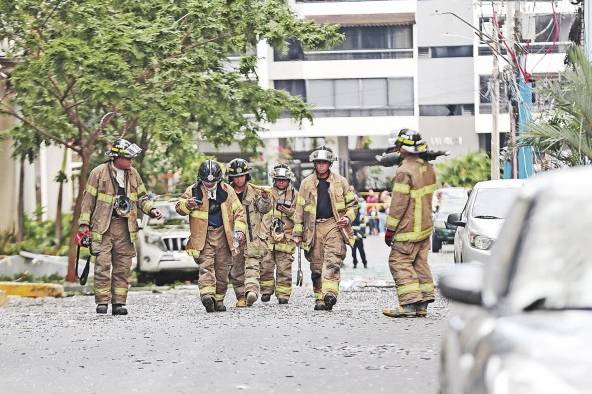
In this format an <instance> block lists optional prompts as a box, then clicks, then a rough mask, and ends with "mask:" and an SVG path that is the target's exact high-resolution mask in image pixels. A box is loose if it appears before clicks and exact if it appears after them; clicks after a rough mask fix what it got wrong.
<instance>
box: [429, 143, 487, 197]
mask: <svg viewBox="0 0 592 394" xmlns="http://www.w3.org/2000/svg"><path fill="white" fill-rule="evenodd" d="M490 165H491V160H490V159H489V156H487V154H485V153H482V152H473V153H468V154H466V155H464V156H462V157H459V158H457V159H453V160H450V161H448V162H446V163H439V164H436V168H437V170H438V180H439V181H440V182H441V183H442V184H444V185H448V186H451V187H464V188H468V189H470V188H472V187H473V186H474V185H475V183H477V182H481V181H486V180H488V179H489V178H490V173H491V170H490Z"/></svg>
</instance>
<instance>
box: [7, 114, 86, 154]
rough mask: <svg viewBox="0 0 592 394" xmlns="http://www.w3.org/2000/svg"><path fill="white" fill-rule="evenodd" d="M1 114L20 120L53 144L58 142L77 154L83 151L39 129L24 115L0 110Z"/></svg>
mask: <svg viewBox="0 0 592 394" xmlns="http://www.w3.org/2000/svg"><path fill="white" fill-rule="evenodd" d="M3 106H4V105H3ZM4 107H5V108H6V106H4ZM0 114H6V115H10V116H12V117H14V118H16V119H18V120H20V121H21V122H23V123H24V124H26V125H27V126H29V127H31V128H32V129H33V130H35V131H36V132H38V133H39V134H41V135H42V136H44V137H45V138H47V139H48V140H51V141H53V142H57V143H58V144H60V145H63V146H65V147H66V148H68V149H72V150H73V151H74V152H77V153H80V152H81V149H80V148H79V147H77V146H75V145H72V144H71V143H69V142H67V141H66V140H64V139H62V138H60V137H57V136H55V135H53V134H51V133H49V132H47V131H46V130H44V129H42V128H41V127H39V126H37V125H36V124H35V123H33V121H31V120H30V119H28V118H26V117H25V116H23V115H20V114H19V113H18V112H16V111H13V110H9V109H1V108H0Z"/></svg>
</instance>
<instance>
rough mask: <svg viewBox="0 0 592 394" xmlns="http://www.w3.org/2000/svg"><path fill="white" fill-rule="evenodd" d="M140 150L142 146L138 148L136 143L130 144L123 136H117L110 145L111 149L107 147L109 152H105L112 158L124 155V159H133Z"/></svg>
mask: <svg viewBox="0 0 592 394" xmlns="http://www.w3.org/2000/svg"><path fill="white" fill-rule="evenodd" d="M141 152H142V148H140V147H139V146H138V145H136V144H132V143H131V142H129V141H128V140H125V139H123V138H118V139H117V140H115V142H114V143H113V144H112V145H111V149H109V152H107V156H109V157H112V158H116V157H125V158H126V159H133V158H134V157H136V156H138V155H139V154H140V153H141Z"/></svg>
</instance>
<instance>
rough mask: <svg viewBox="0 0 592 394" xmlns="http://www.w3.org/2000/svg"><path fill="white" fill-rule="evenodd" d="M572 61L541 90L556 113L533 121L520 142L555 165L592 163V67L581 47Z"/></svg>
mask: <svg viewBox="0 0 592 394" xmlns="http://www.w3.org/2000/svg"><path fill="white" fill-rule="evenodd" d="M569 60H570V63H571V65H572V67H571V68H568V69H567V70H566V71H564V72H563V73H562V74H561V76H560V79H559V80H558V81H556V82H554V83H552V84H551V85H550V86H549V87H546V88H544V89H542V90H541V91H540V93H541V96H542V97H545V96H546V97H549V99H550V105H552V107H553V110H552V111H550V113H548V114H547V115H546V116H545V117H542V118H539V119H537V120H533V121H531V122H530V124H529V125H528V127H527V131H526V133H525V134H523V135H522V136H520V137H519V139H518V143H519V144H520V145H531V146H533V147H534V148H535V150H537V151H539V152H541V153H542V154H544V155H546V156H547V157H548V158H549V159H550V161H551V162H552V164H551V166H565V165H567V166H577V165H584V164H590V163H591V162H592V65H591V64H590V62H589V61H588V60H587V59H586V56H585V54H584V52H583V50H582V49H581V48H579V47H574V48H572V49H571V50H570V51H569Z"/></svg>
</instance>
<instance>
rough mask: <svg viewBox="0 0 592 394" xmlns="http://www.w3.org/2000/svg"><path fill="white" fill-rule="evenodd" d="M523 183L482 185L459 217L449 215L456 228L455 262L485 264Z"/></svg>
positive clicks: (476, 187)
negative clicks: (474, 261)
mask: <svg viewBox="0 0 592 394" xmlns="http://www.w3.org/2000/svg"><path fill="white" fill-rule="evenodd" d="M523 185H524V181H523V180H520V179H503V180H497V181H485V182H479V183H477V184H476V185H475V187H474V188H473V190H472V191H471V195H470V196H469V200H468V201H467V204H466V205H465V208H464V209H463V211H462V212H461V213H460V214H451V215H450V216H448V220H447V222H448V224H450V225H452V226H457V229H456V234H455V235H454V261H455V262H457V263H462V262H465V261H473V260H477V261H482V262H486V261H487V259H488V257H489V255H490V254H491V247H492V246H493V244H494V243H495V241H496V239H497V236H498V234H499V231H500V229H501V227H502V225H503V224H504V219H505V217H506V214H507V212H508V209H509V208H510V206H511V205H512V203H513V201H514V198H515V197H516V195H517V194H518V193H519V191H520V188H521V187H522V186H523Z"/></svg>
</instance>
